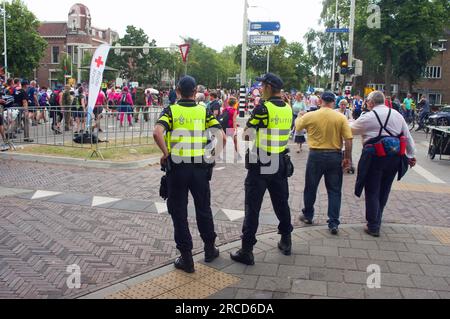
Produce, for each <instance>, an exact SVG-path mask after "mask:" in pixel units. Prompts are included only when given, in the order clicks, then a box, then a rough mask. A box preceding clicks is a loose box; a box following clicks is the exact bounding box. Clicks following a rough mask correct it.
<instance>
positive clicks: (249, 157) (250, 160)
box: [245, 149, 295, 178]
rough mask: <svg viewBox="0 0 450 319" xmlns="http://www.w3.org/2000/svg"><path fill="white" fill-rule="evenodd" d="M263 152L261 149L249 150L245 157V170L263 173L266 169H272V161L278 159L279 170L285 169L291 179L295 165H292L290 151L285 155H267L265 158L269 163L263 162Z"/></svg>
mask: <svg viewBox="0 0 450 319" xmlns="http://www.w3.org/2000/svg"><path fill="white" fill-rule="evenodd" d="M260 152H261V150H259V149H253V150H250V149H249V150H247V153H246V155H245V168H246V169H247V170H259V171H261V169H262V168H264V167H271V166H272V160H273V159H275V158H277V160H278V161H279V164H280V165H279V166H280V167H279V170H280V169H284V172H285V175H286V177H287V178H290V177H292V176H293V175H294V171H295V168H294V164H293V163H292V160H291V157H290V156H289V153H290V150H289V149H286V150H285V151H284V152H283V153H280V154H269V153H265V154H264V156H265V157H266V159H267V161H264V162H263V161H261V156H260V155H261V154H260Z"/></svg>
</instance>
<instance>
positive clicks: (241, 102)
mask: <svg viewBox="0 0 450 319" xmlns="http://www.w3.org/2000/svg"><path fill="white" fill-rule="evenodd" d="M243 24H244V25H243V29H242V54H241V88H240V94H239V117H241V118H243V117H245V104H246V102H247V99H246V97H247V89H246V85H247V41H248V0H245V3H244V22H243Z"/></svg>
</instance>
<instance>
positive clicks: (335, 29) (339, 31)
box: [326, 28, 350, 33]
mask: <svg viewBox="0 0 450 319" xmlns="http://www.w3.org/2000/svg"><path fill="white" fill-rule="evenodd" d="M326 32H327V33H349V32H350V29H349V28H342V29H338V28H328V29H327V30H326Z"/></svg>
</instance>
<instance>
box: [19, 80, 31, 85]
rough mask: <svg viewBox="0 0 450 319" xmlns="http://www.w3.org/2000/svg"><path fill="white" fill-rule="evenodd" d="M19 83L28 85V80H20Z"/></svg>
mask: <svg viewBox="0 0 450 319" xmlns="http://www.w3.org/2000/svg"><path fill="white" fill-rule="evenodd" d="M20 84H22V85H30V82H28V80H25V79H24V80H22V81H21V82H20Z"/></svg>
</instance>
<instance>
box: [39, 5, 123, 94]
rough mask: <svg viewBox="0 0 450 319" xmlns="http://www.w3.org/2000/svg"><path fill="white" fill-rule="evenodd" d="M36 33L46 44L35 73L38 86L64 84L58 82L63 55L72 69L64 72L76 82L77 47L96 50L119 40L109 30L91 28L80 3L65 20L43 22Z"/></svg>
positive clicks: (84, 9) (72, 8)
mask: <svg viewBox="0 0 450 319" xmlns="http://www.w3.org/2000/svg"><path fill="white" fill-rule="evenodd" d="M39 33H40V35H41V36H42V37H43V38H44V39H45V40H46V41H47V42H48V46H47V51H46V54H45V57H44V58H43V60H42V61H41V63H40V64H39V68H38V69H37V70H36V78H37V80H38V83H39V84H40V85H41V86H47V85H48V86H49V87H51V88H54V87H56V86H57V85H62V84H64V83H59V82H58V80H57V73H58V71H59V68H60V63H61V59H62V58H63V57H64V56H70V58H71V60H72V63H73V68H72V70H67V72H68V75H72V77H73V78H75V79H76V78H77V70H78V61H79V58H78V47H79V46H94V47H97V46H99V45H101V44H104V43H106V44H112V43H113V42H115V41H117V40H118V39H119V35H118V33H117V32H115V31H112V30H111V29H109V28H108V29H100V28H96V27H93V26H92V24H91V14H90V12H89V9H88V8H87V7H86V6H85V5H83V4H79V3H77V4H75V5H73V6H72V7H71V8H70V11H69V14H68V18H67V21H63V22H42V24H41V26H40V27H39ZM76 80H77V81H78V79H76Z"/></svg>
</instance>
